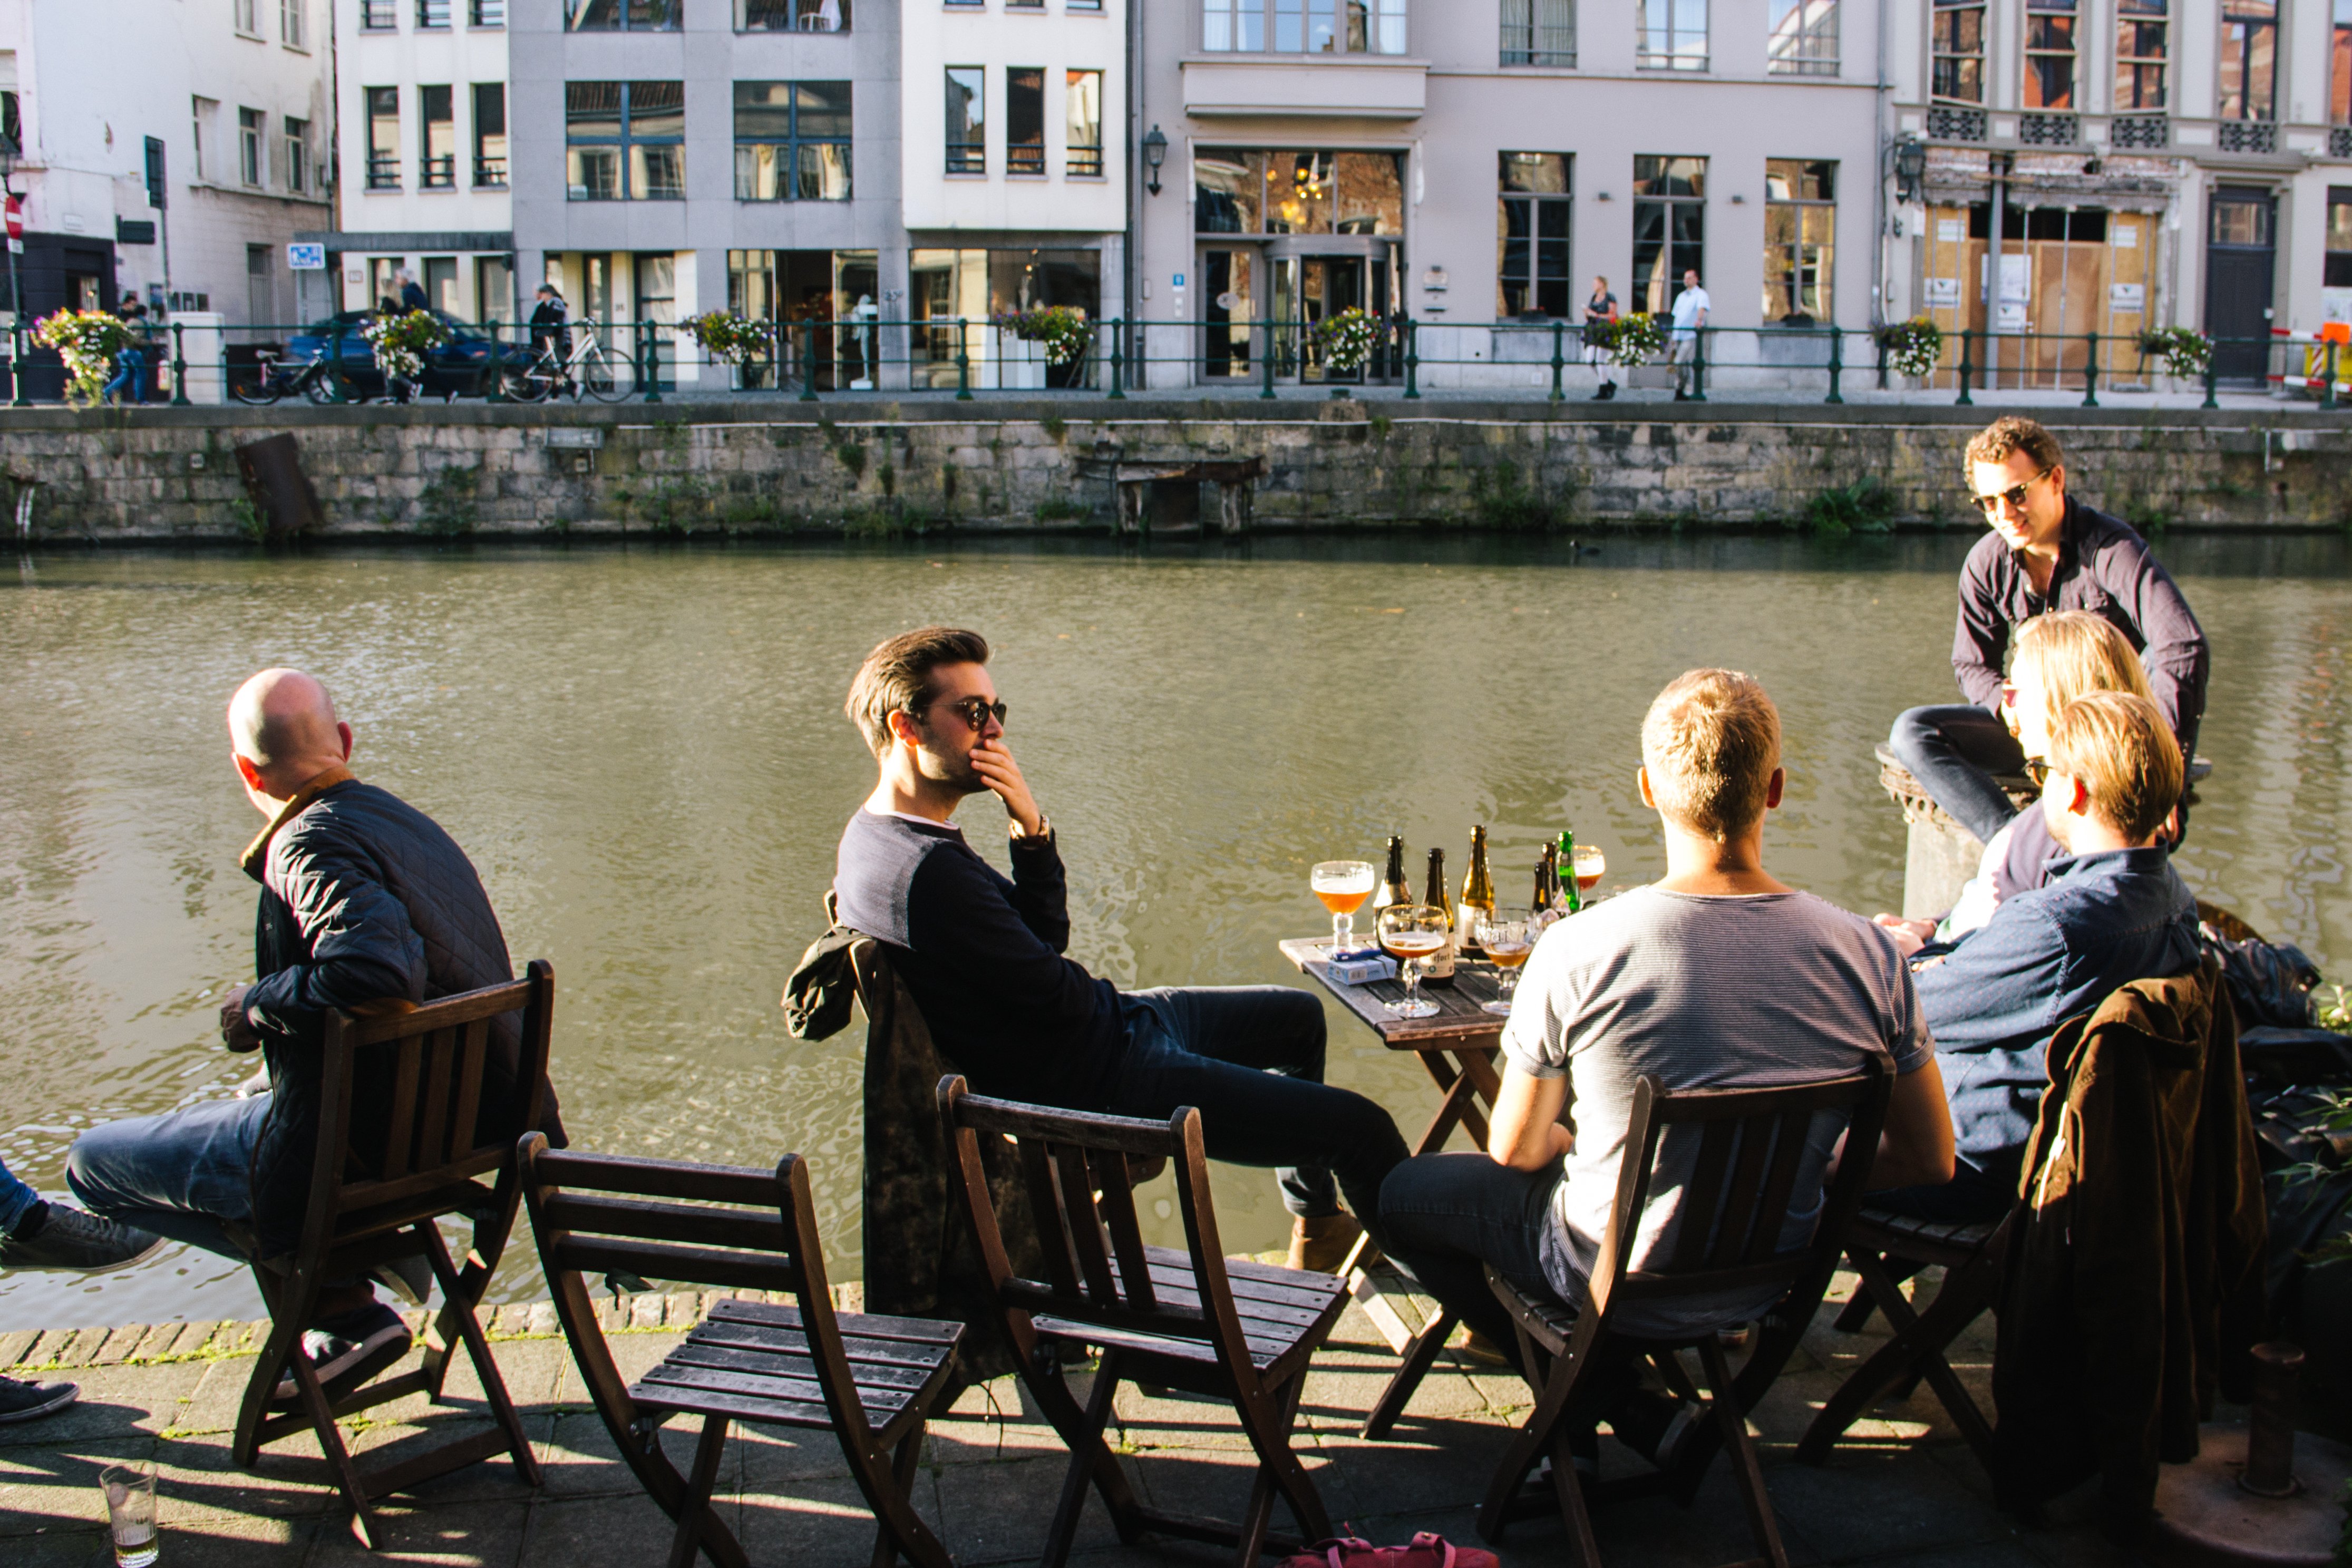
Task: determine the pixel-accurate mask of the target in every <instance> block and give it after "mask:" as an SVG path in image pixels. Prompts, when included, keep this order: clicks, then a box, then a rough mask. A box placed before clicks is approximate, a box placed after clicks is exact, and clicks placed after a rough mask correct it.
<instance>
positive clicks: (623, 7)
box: [563, 0, 684, 33]
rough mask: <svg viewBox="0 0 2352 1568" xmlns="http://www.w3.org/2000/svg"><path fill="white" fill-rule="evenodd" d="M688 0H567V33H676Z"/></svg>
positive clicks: (564, 9)
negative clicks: (681, 12) (681, 13)
mask: <svg viewBox="0 0 2352 1568" xmlns="http://www.w3.org/2000/svg"><path fill="white" fill-rule="evenodd" d="M683 9H684V0H563V30H564V31H565V32H567V33H644V32H653V33H675V32H677V30H678V26H679V21H678V14H679V12H680V11H681V10H683Z"/></svg>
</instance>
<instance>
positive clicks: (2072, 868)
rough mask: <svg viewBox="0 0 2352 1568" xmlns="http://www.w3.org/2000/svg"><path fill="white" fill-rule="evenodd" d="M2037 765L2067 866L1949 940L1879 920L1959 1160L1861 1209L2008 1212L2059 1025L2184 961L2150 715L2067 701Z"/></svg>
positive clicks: (2167, 769)
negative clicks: (1942, 1094) (1935, 1072)
mask: <svg viewBox="0 0 2352 1568" xmlns="http://www.w3.org/2000/svg"><path fill="white" fill-rule="evenodd" d="M2047 763H2048V767H2049V775H2048V778H2047V779H2045V780H2044V782H2043V785H2042V800H2041V802H2040V806H2039V809H2040V810H2041V811H2042V814H2043V816H2044V817H2045V818H2047V820H2048V822H2049V827H2050V831H2051V832H2052V834H2053V835H2054V836H2055V837H2056V838H2057V840H2058V841H2059V843H2060V844H2062V845H2063V846H2064V848H2065V850H2066V851H2067V857H2066V858H2064V859H2062V860H2057V861H2053V862H2051V864H2050V868H2049V872H2048V874H2047V877H2046V879H2045V880H2044V882H2043V883H2042V886H2041V887H2038V888H2036V889H2033V890H2032V891H2031V892H2028V893H2021V894H2018V895H2017V896H2015V897H2013V898H2011V899H2009V900H2007V901H2006V902H2004V903H2003V904H2001V905H2000V907H1999V908H1998V909H1996V910H1994V911H1993V915H1992V919H1991V920H1990V921H1989V922H1987V923H1986V924H1985V925H1983V926H1982V927H1980V928H1979V929H1978V930H1976V931H1973V932H1971V933H1969V935H1968V936H1963V937H1961V938H1960V939H1959V940H1958V942H1956V943H1953V944H1950V945H1949V946H1928V947H1923V946H1921V945H1920V941H1919V937H1918V936H1917V935H1916V933H1914V932H1912V931H1911V930H1909V929H1906V928H1905V927H1904V926H1902V925H1900V923H1895V924H1889V925H1887V933H1888V935H1889V936H1893V937H1894V938H1895V945H1896V946H1899V947H1901V948H1903V949H1904V950H1905V951H1906V952H1908V953H1912V954H1915V955H1917V959H1916V967H1917V969H1918V976H1917V982H1918V988H1919V1005H1920V1007H1921V1008H1922V1009H1924V1010H1925V1011H1926V1013H1927V1026H1928V1028H1929V1030H1932V1031H1933V1033H1934V1034H1935V1037H1936V1051H1937V1057H1938V1059H1939V1061H1940V1062H1941V1064H1942V1066H1943V1069H1944V1084H1945V1088H1946V1091H1947V1092H1948V1093H1949V1094H1950V1096H1951V1102H1952V1121H1953V1124H1954V1131H1955V1134H1956V1135H1957V1143H1958V1166H1957V1167H1956V1169H1955V1170H1954V1173H1953V1176H1952V1180H1951V1181H1950V1183H1949V1184H1948V1185H1946V1186H1921V1187H1906V1188H1898V1189H1896V1190H1895V1191H1893V1192H1886V1193H1880V1194H1877V1195H1874V1197H1872V1198H1871V1202H1872V1204H1873V1205H1874V1206H1877V1207H1885V1208H1892V1209H1894V1210H1895V1211H1896V1212H1898V1213H1904V1214H1915V1215H1918V1216H1920V1217H1921V1218H1927V1219H1936V1220H1947V1221H1968V1220H1977V1219H1997V1218H2000V1216H2001V1215H2003V1214H2005V1213H2007V1212H2008V1211H2009V1208H2010V1207H2011V1205H2012V1204H2014V1203H2015V1202H2016V1201H2017V1191H2018V1179H2019V1174H2020V1173H2019V1169H2018V1166H2019V1162H2020V1160H2021V1158H2022V1157H2023V1155H2024V1153H2025V1145H2026V1141H2027V1139H2028V1138H2030V1137H2031V1136H2032V1133H2033V1121H2034V1115H2035V1113H2036V1111H2037V1110H2038V1109H2039V1107H2040V1105H2041V1103H2042V1091H2043V1090H2044V1089H2046V1088H2048V1087H2049V1083H2050V1071H2049V1066H2048V1062H2047V1060H2046V1057H2045V1054H2044V1053H2045V1051H2047V1049H2048V1047H2049V1044H2050V1037H2051V1036H2052V1035H2053V1034H2055V1033H2057V1032H2058V1026H2059V1025H2060V1024H2062V1023H2063V1022H2065V1021H2066V1020H2067V1019H2070V1018H2075V1017H2078V1016H2080V1015H2081V1014H2083V1013H2085V1012H2088V1011H2089V1010H2090V1009H2093V1008H2095V1007H2096V1006H2097V1005H2098V1004H2099V1002H2100V1001H2101V999H2102V998H2105V996H2106V995H2107V994H2108V993H2109V992H2111V991H2113V990H2115V989H2116V988H2117V987H2119V986H2123V985H2126V984H2128V983H2129V982H2131V981H2133V980H2140V979H2156V978H2161V977H2165V976H2168V975H2178V974H2181V973H2184V972H2185V971H2187V970H2189V968H2191V967H2195V965H2196V964H2197V962H2198V956H2199V955H2198V945H2197V901H2196V900H2195V899H2194V898H2192V897H2191V896H2189V889H2188V888H2187V887H2185V886H2183V885H2182V884H2181V881H2180V879H2179V877H2178V876H2175V875H2174V874H2173V872H2172V864H2171V860H2170V857H2169V856H2168V853H2167V852H2166V851H2165V849H2164V847H2163V844H2162V842H2161V840H2160V838H2159V834H2160V832H2161V831H2162V829H2163V827H2164V823H2165V819H2166V818H2167V817H2168V816H2169V815H2170V814H2171V811H2172V808H2173V804H2174V802H2175V801H2176V800H2179V797H2180V788H2181V767H2180V747H2179V746H2178V745H2177V744H2176V743H2175V742H2174V740H2173V738H2172V729H2171V727H2170V726H2169V725H2168V723H2167V722H2166V720H2165V716H2164V714H2163V713H2162V711H2161V710H2159V709H2158V707H2157V706H2156V705H2155V704H2154V703H2152V702H2150V701H2148V700H2147V698H2146V697H2143V696H2137V695H2133V694H2131V693H2128V692H2092V693H2088V694H2086V695H2083V696H2079V697H2077V698H2075V699H2074V701H2073V702H2072V703H2069V704H2068V705H2067V706H2066V707H2065V708H2064V709H2063V711H2062V712H2060V713H2059V714H2058V715H2057V716H2056V717H2055V718H2053V720H2052V721H2051V725H2050V746H2049V753H2048V758H2047ZM1882 924H1885V921H1884V920H1882Z"/></svg>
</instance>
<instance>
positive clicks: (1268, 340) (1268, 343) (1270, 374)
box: [1257, 319, 1275, 401]
mask: <svg viewBox="0 0 2352 1568" xmlns="http://www.w3.org/2000/svg"><path fill="white" fill-rule="evenodd" d="M1274 344H1275V335H1274V322H1273V320H1272V319H1268V320H1267V321H1266V324H1265V353H1264V354H1262V355H1260V356H1259V358H1260V359H1262V360H1263V361H1265V390H1264V391H1262V392H1259V393H1258V394H1257V395H1258V397H1259V399H1260V400H1261V401H1263V400H1265V399H1266V398H1270V397H1272V396H1273V395H1274Z"/></svg>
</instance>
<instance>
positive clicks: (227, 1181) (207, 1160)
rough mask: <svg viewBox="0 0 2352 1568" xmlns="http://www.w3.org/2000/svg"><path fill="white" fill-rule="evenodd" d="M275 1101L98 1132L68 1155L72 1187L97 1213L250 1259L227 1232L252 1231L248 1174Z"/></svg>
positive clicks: (197, 1109) (114, 1125) (209, 1105)
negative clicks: (235, 1230) (265, 1121)
mask: <svg viewBox="0 0 2352 1568" xmlns="http://www.w3.org/2000/svg"><path fill="white" fill-rule="evenodd" d="M269 1102H270V1097H269V1095H268V1094H266V1093H263V1094H256V1095H254V1096H253V1097H252V1098H251V1099H249V1100H206V1101H204V1102H202V1103H198V1104H194V1105H190V1106H187V1107H185V1108H184V1109H183V1110H178V1111H166V1112H165V1113H163V1114H162V1115H160V1116H132V1117H130V1118H128V1119H126V1120H123V1121H121V1122H109V1123H107V1124H105V1125H104V1126H101V1127H92V1128H91V1129H90V1130H89V1132H87V1133H84V1134H82V1135H81V1136H80V1137H79V1138H77V1139H76V1140H75V1141H74V1146H73V1151H72V1152H71V1153H70V1154H68V1155H66V1185H67V1186H69V1187H71V1188H72V1189H73V1195H74V1197H77V1198H79V1199H80V1200H81V1204H82V1207H85V1208H87V1209H89V1211H90V1212H91V1213H92V1214H97V1215H102V1216H104V1217H105V1218H108V1219H114V1220H120V1221H121V1222H122V1223H123V1224H125V1225H135V1226H137V1227H138V1228H140V1229H142V1230H151V1231H153V1232H154V1233H155V1234H156V1235H158V1236H163V1237H168V1238H170V1239H172V1240H173V1241H184V1242H186V1243H187V1244H188V1245H189V1246H191V1247H200V1248H202V1249H204V1250H205V1251H207V1252H217V1253H219V1254H220V1255H221V1256H222V1257H224V1258H237V1259H244V1258H247V1257H249V1256H250V1253H249V1251H248V1249H247V1248H245V1247H242V1246H239V1245H238V1244H237V1243H236V1240H234V1239H232V1237H231V1234H230V1231H229V1227H230V1226H235V1227H236V1228H237V1229H238V1230H239V1231H242V1232H246V1233H250V1231H251V1229H252V1227H253V1194H252V1187H251V1186H250V1184H249V1182H248V1180H247V1167H248V1166H249V1165H250V1163H251V1161H252V1158H253V1149H254V1145H255V1143H256V1142H257V1140H258V1139H259V1138H260V1136H261V1128H262V1124H263V1122H264V1120H265V1119H266V1118H267V1117H268V1114H269Z"/></svg>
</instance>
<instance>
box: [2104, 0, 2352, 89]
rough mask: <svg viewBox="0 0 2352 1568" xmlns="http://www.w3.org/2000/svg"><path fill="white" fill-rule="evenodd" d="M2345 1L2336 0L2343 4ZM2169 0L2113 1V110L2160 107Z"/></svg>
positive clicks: (2166, 61) (2168, 47)
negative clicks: (2114, 19)
mask: <svg viewBox="0 0 2352 1568" xmlns="http://www.w3.org/2000/svg"><path fill="white" fill-rule="evenodd" d="M2345 3H2346V0H2337V4H2338V5H2343V4H2345ZM2168 4H2169V0H2116V111H2117V112H2118V113H2121V112H2123V111H2126V110H2156V109H2162V108H2164V107H2165V103H2166V92H2165V89H2166V87H2167V85H2168V84H2167V82H2166V73H2167V69H2168V66H2169V64H2170V62H2171V42H2172V40H2171V37H2170V33H2171V25H2170V20H2169V18H2168V16H2167V15H2166V7H2167V5H2168Z"/></svg>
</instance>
